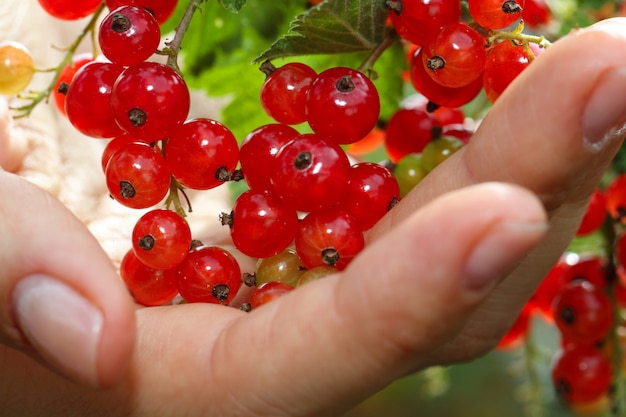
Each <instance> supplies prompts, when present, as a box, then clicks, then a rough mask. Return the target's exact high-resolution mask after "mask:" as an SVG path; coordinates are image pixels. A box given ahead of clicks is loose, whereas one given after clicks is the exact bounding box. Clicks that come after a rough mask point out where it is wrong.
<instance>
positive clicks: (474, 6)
mask: <svg viewBox="0 0 626 417" xmlns="http://www.w3.org/2000/svg"><path fill="white" fill-rule="evenodd" d="M467 5H468V6H469V12H470V14H471V15H472V17H473V18H474V20H475V21H476V23H478V24H479V25H480V26H482V27H484V28H487V29H504V28H506V27H508V26H511V25H512V24H513V23H515V21H516V20H517V19H519V18H520V16H521V15H522V10H523V7H524V0H468V2H467Z"/></svg>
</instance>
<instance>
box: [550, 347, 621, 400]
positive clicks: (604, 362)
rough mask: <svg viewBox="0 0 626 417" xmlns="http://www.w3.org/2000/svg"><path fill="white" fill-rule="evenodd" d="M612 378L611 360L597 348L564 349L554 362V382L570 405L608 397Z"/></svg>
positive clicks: (563, 398)
mask: <svg viewBox="0 0 626 417" xmlns="http://www.w3.org/2000/svg"><path fill="white" fill-rule="evenodd" d="M612 377H613V371H612V367H611V362H610V360H609V358H608V357H607V356H606V355H605V354H604V353H603V352H601V351H600V350H598V349H596V348H595V347H593V346H574V347H569V348H566V349H561V350H559V351H558V352H557V353H556V355H555V357H554V360H553V363H552V382H553V384H554V387H555V389H556V392H557V394H558V395H559V397H560V398H561V399H562V400H564V401H565V402H566V403H568V404H582V403H590V402H592V401H594V400H597V399H598V398H600V397H602V396H603V395H605V394H607V393H608V391H609V388H610V386H611V382H612Z"/></svg>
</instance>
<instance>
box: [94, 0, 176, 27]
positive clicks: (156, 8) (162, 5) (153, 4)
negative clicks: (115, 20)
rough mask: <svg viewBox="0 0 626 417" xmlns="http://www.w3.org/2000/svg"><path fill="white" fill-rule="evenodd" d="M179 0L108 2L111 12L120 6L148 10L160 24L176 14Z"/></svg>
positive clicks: (120, 0)
mask: <svg viewBox="0 0 626 417" xmlns="http://www.w3.org/2000/svg"><path fill="white" fill-rule="evenodd" d="M177 3H178V0H106V5H107V7H108V8H109V10H115V9H117V8H118V7H120V6H135V7H141V8H145V9H146V10H148V11H149V12H150V13H151V14H152V15H153V16H154V18H155V19H156V21H157V22H158V23H159V24H163V23H165V21H166V20H167V19H168V18H169V17H170V16H171V15H172V13H174V10H175V9H176V4H177Z"/></svg>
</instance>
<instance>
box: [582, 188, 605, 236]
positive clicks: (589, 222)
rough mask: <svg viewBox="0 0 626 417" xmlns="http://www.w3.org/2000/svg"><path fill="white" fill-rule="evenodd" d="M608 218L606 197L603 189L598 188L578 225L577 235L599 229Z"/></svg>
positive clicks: (583, 234)
mask: <svg viewBox="0 0 626 417" xmlns="http://www.w3.org/2000/svg"><path fill="white" fill-rule="evenodd" d="M604 219H606V198H605V197H604V192H603V191H602V190H601V189H599V188H598V189H596V190H595V191H594V192H593V194H592V195H591V200H590V201H589V204H588V205H587V209H586V210H585V215H584V216H583V218H582V221H581V222H580V226H578V230H577V231H576V236H585V235H588V234H590V233H593V232H595V231H596V230H598V229H599V228H600V227H601V226H602V224H604Z"/></svg>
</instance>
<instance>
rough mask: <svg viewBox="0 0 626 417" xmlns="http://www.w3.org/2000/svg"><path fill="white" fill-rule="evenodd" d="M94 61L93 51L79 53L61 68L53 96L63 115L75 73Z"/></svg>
mask: <svg viewBox="0 0 626 417" xmlns="http://www.w3.org/2000/svg"><path fill="white" fill-rule="evenodd" d="M92 61H93V54H91V53H82V54H77V55H74V56H73V57H72V62H71V63H69V64H67V65H66V66H65V67H63V69H62V70H61V73H60V74H59V79H58V80H57V82H56V84H55V85H54V90H52V96H53V97H54V104H55V105H56V107H57V110H58V111H59V113H61V114H62V115H64V116H65V115H66V113H65V96H66V95H67V92H68V89H69V86H70V84H71V83H72V79H74V75H76V73H77V72H78V70H79V69H81V68H82V67H84V66H85V65H87V64H89V63H90V62H92Z"/></svg>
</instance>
